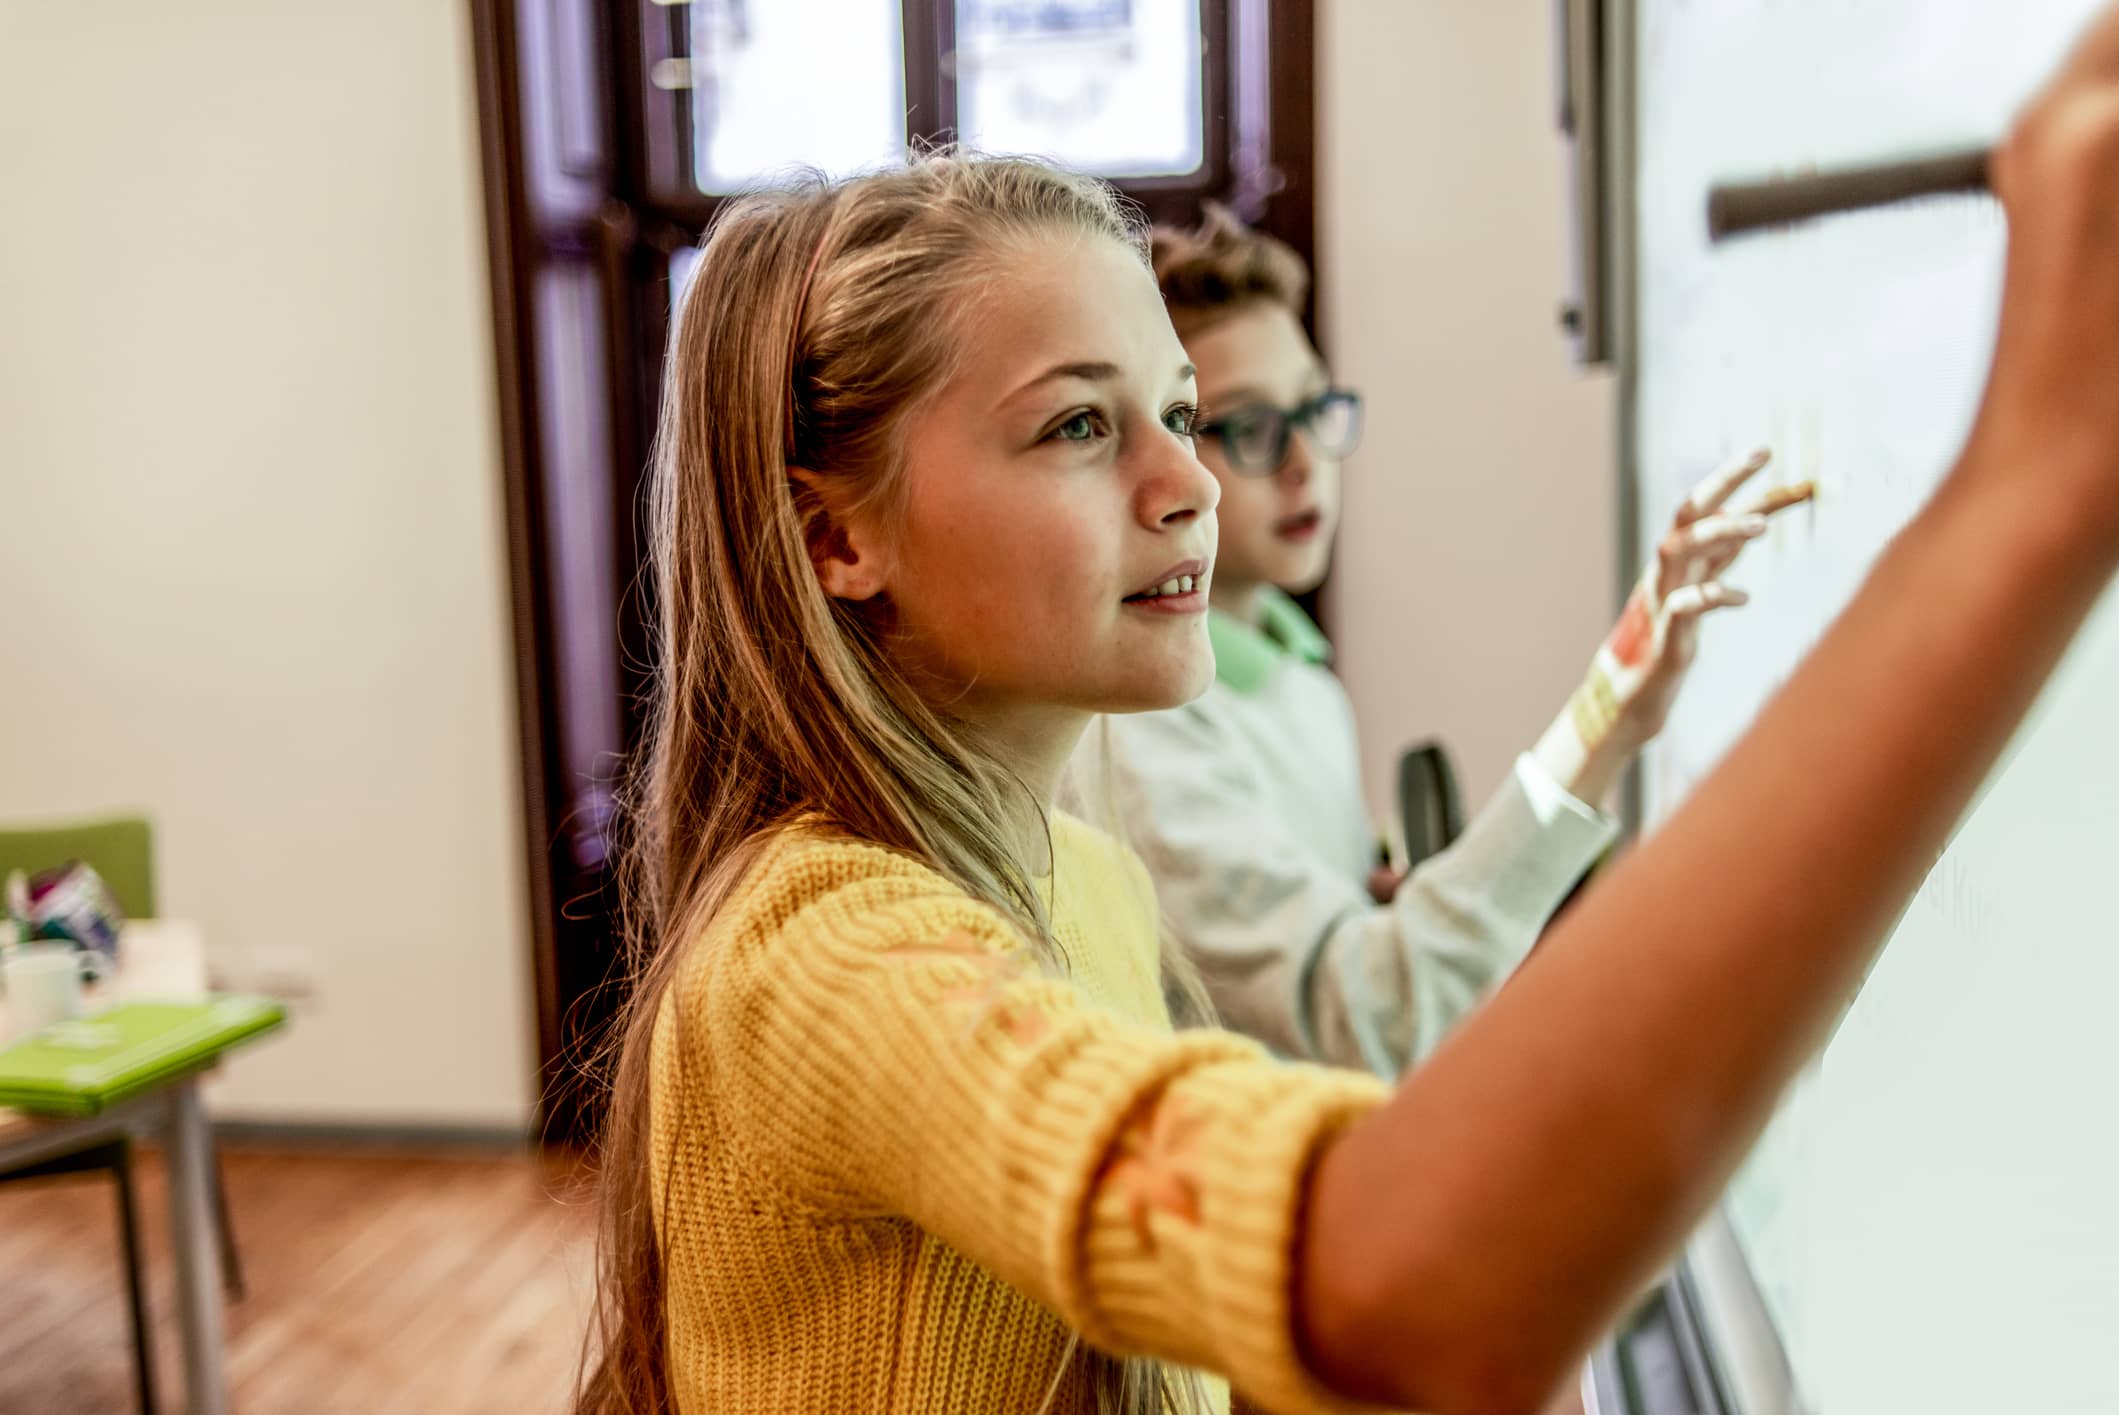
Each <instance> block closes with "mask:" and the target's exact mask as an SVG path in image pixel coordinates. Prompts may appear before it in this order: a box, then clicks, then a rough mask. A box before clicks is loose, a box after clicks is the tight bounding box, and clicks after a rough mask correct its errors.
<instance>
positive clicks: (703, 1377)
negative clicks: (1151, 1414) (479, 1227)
mask: <svg viewBox="0 0 2119 1415" xmlns="http://www.w3.org/2000/svg"><path fill="white" fill-rule="evenodd" d="M1053 834H1054V846H1053V859H1054V871H1053V878H1052V883H1051V887H1050V893H1049V895H1048V902H1049V904H1050V906H1051V910H1052V920H1053V926H1054V932H1055V934H1056V935H1057V937H1058V939H1059V941H1060V943H1061V944H1062V945H1063V947H1064V948H1065V951H1066V954H1067V960H1068V977H1067V978H1065V979H1060V978H1055V977H1053V976H1051V975H1050V974H1049V973H1045V972H1040V971H1039V970H1038V969H1037V968H1036V966H1035V965H1034V964H1033V962H1032V961H1031V959H1030V957H1029V955H1028V951H1027V949H1026V948H1025V946H1024V945H1023V944H1022V943H1021V942H1020V941H1019V940H1018V938H1017V937H1016V936H1015V935H1014V934H1013V933H1012V932H1011V930H1010V929H1009V928H1008V927H1007V926H1006V925H1005V924H1004V923H1003V922H1002V921H1001V920H1000V918H999V917H998V916H996V915H995V914H994V913H993V911H991V910H990V909H987V908H985V907H984V906H981V905H979V904H976V903H974V902H973V901H972V900H970V899H969V898H968V897H966V896H965V895H964V894H963V893H962V892H961V891H960V890H958V889H956V888H955V887H954V886H952V885H950V884H949V883H947V882H946V881H944V880H943V879H942V878H941V877H940V876H939V875H937V874H935V873H934V872H933V871H931V870H929V869H927V868H925V867H923V866H922V865H920V864H918V863H916V862H914V861H912V860H909V859H907V858H905V857H904V856H901V855H899V854H896V853H894V852H890V851H886V850H882V849H878V848H875V847H873V846H867V845H860V844H855V843H851V842H848V841H846V840H844V839H838V838H833V837H829V836H826V835H824V834H822V833H821V832H816V831H792V832H788V833H786V834H784V835H783V836H781V837H780V838H779V839H778V840H776V841H775V842H774V843H772V844H771V845H770V846H768V847H767V849H766V850H765V852H764V854H763V855H762V857H761V858H760V860H759V861H758V863H757V864H756V865H755V866H754V867H753V868H752V870H751V871H750V873H749V875H748V876H747V877H746V879H745V880H744V881H743V883H742V884H741V885H740V886H739V887H738V889H737V890H736V892H735V893H734V894H733V895H732V896H731V898H730V900H729V902H728V904H727V905H726V906H725V907H724V908H723V909H722V910H721V912H720V914H719V916H718V917H717V918H716V919H715V920H714V922H713V924H712V925H711V927H710V928H709V930H708V932H707V935H706V937H705V938H704V939H703V940H701V941H700V942H699V944H697V945H695V946H694V947H693V948H692V950H691V952H690V954H689V956H688V957H687V958H686V959H685V960H684V962H683V964H682V965H681V967H680V971H679V974H678V977H677V979H676V981H675V984H674V986H673V987H672V989H671V991H670V993H669V995H668V997H667V999H666V1001H665V1003H664V1005H663V1008H662V1011H661V1013H660V1015H659V1016H658V1019H657V1026H656V1032H655V1044H654V1064H653V1075H654V1080H653V1087H654V1095H653V1126H654V1133H653V1149H654V1155H655V1169H654V1176H653V1178H654V1193H655V1196H656V1204H657V1217H658V1220H659V1222H660V1225H661V1232H662V1235H663V1250H662V1256H663V1264H664V1272H665V1273H666V1275H667V1301H668V1320H669V1363H670V1371H671V1377H672V1383H673V1386H674V1388H675V1391H676V1395H677V1403H678V1408H679V1410H681V1411H683V1412H687V1415H705V1412H713V1413H714V1415H724V1412H726V1413H727V1415H768V1413H769V1412H781V1411H786V1412H796V1411H799V1412H802V1415H857V1412H858V1415H867V1412H903V1415H958V1412H962V1415H1017V1412H1022V1415H1028V1412H1031V1411H1035V1410H1036V1409H1037V1408H1038V1407H1039V1404H1040V1402H1041V1401H1043V1399H1044V1398H1045V1394H1046V1392H1047V1391H1048V1390H1050V1389H1052V1388H1053V1386H1054V1383H1055V1381H1057V1382H1058V1398H1057V1399H1056V1400H1055V1401H1054V1403H1053V1406H1052V1409H1054V1410H1055V1411H1057V1412H1061V1415H1085V1412H1088V1411H1090V1410H1091V1409H1092V1406H1091V1404H1090V1402H1089V1398H1088V1391H1087V1389H1086V1387H1085V1386H1084V1385H1083V1383H1082V1382H1081V1380H1080V1379H1079V1372H1080V1368H1081V1359H1080V1357H1079V1356H1077V1357H1076V1358H1075V1359H1074V1360H1072V1361H1069V1362H1067V1364H1066V1366H1065V1367H1064V1368H1063V1367H1062V1361H1063V1359H1064V1358H1065V1357H1066V1355H1067V1351H1068V1345H1069V1328H1072V1329H1074V1330H1076V1331H1079V1332H1081V1333H1082V1334H1083V1336H1084V1337H1085V1338H1086V1339H1087V1340H1088V1341H1089V1342H1091V1343H1093V1344H1094V1345H1096V1346H1099V1347H1102V1348H1104V1349H1106V1350H1109V1351H1114V1352H1120V1353H1143V1352H1145V1353H1152V1354H1156V1355H1160V1356H1163V1357H1166V1358H1169V1359H1172V1360H1175V1361H1178V1362H1182V1363H1184V1364H1187V1365H1191V1366H1195V1367H1198V1368H1201V1369H1204V1370H1209V1371H1215V1372H1220V1373H1223V1374H1225V1375H1227V1376H1228V1377H1229V1378H1230V1380H1231V1381H1232V1382H1233V1384H1234V1385H1235V1387H1236V1388H1237V1389H1238V1390H1239V1391H1242V1392H1243V1393H1244V1394H1245V1395H1246V1396H1247V1397H1248V1398H1249V1399H1250V1400H1252V1401H1254V1402H1256V1403H1258V1404H1260V1405H1262V1406H1264V1407H1265V1408H1266V1409H1268V1410H1271V1411H1277V1412H1290V1415H1292V1412H1310V1411H1316V1412H1340V1411H1348V1410H1353V1409H1356V1408H1358V1407H1355V1406H1352V1405H1349V1404H1348V1403H1346V1402H1343V1401H1340V1400H1337V1399H1335V1398H1334V1397H1332V1396H1330V1395H1329V1394H1328V1393H1327V1392H1325V1391H1324V1390H1323V1389H1322V1388H1321V1387H1320V1386H1319V1385H1318V1384H1317V1383H1316V1381H1315V1380H1313V1379H1312V1378H1311V1377H1310V1376H1309V1375H1308V1373H1307V1372H1306V1371H1305V1370H1304V1369H1303V1367H1302V1364H1301V1362H1300V1361H1299V1360H1298V1358H1297V1355H1296V1352H1295V1345H1294V1336H1293V1327H1292V1312H1291V1298H1290V1294H1291V1288H1292V1272H1291V1262H1292V1250H1293V1241H1294V1227H1295V1223H1296V1216H1297V1213H1298V1210H1299V1209H1300V1207H1301V1202H1302V1193H1303V1186H1304V1183H1305V1179H1306V1174H1307V1171H1308V1168H1309V1160H1310V1157H1311V1156H1312V1155H1313V1153H1314V1152H1315V1150H1316V1148H1317V1146H1318V1144H1319V1142H1320V1140H1321V1139H1322V1138H1323V1137H1325V1136H1326V1135H1327V1134H1328V1133H1329V1132H1330V1131H1331V1130H1333V1129H1334V1128H1335V1127H1338V1126H1341V1125H1343V1124H1345V1123H1347V1122H1348V1121H1349V1120H1351V1119H1352V1118H1354V1117H1356V1116H1358V1115H1359V1114H1361V1113H1362V1112H1364V1111H1366V1110H1367V1109H1368V1108H1369V1107H1371V1106H1373V1105H1374V1104H1376V1103H1377V1102H1378V1100H1379V1099H1380V1098H1381V1096H1382V1094H1383V1092H1382V1087H1381V1086H1380V1084H1379V1083H1377V1082H1376V1081H1374V1080H1373V1079H1371V1078H1368V1077H1366V1076H1358V1075H1353V1074H1349V1073H1341V1072H1335V1071H1327V1070H1322V1069H1318V1068H1312V1067H1304V1066H1294V1065H1286V1064H1282V1063H1279V1062H1276V1061H1273V1060H1271V1059H1269V1058H1268V1057H1267V1056H1266V1055H1265V1053H1264V1052H1263V1051H1262V1050H1261V1049H1260V1048H1259V1047H1258V1046H1256V1045H1255V1044H1253V1043H1251V1042H1248V1041H1245V1040H1243V1039H1240V1038H1238V1037H1235V1036H1231V1035H1229V1034H1227V1033H1221V1032H1191V1033H1184V1034H1175V1033H1172V1032H1171V1030H1170V1026H1169V1019H1168V1016H1167V1014H1166V1012H1165V1011H1164V1008H1163V1002H1162V995H1161V991H1160V987H1159V983H1158V973H1157V965H1156V939H1155V925H1154V919H1155V914H1154V903H1153V900H1154V894H1153V888H1152V886H1151V885H1150V884H1149V883H1148V880H1147V876H1146V874H1145V873H1144V872H1143V871H1142V869H1141V867H1140V864H1139V862H1138V861H1137V860H1135V859H1134V858H1133V857H1132V855H1131V854H1130V853H1129V852H1126V851H1124V850H1122V849H1121V848H1120V847H1119V846H1118V845H1116V844H1115V843H1114V842H1112V841H1111V840H1110V839H1108V838H1107V837H1105V836H1102V835H1099V834H1097V833H1096V832H1095V831H1093V830H1091V829H1090V828H1089V827H1088V826H1086V825H1083V824H1081V823H1080V822H1078V821H1073V820H1070V819H1068V818H1066V817H1059V818H1057V819H1056V820H1055V822H1054V827H1053Z"/></svg>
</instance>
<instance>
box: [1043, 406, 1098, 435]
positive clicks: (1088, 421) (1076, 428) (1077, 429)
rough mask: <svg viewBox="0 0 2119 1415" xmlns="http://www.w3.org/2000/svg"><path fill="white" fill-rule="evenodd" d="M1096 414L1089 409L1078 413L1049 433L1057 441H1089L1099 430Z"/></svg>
mask: <svg viewBox="0 0 2119 1415" xmlns="http://www.w3.org/2000/svg"><path fill="white" fill-rule="evenodd" d="M1098 430H1099V429H1098V419H1097V416H1096V414H1094V413H1092V412H1088V411H1086V410H1085V411H1083V412H1079V413H1076V414H1075V415H1074V416H1072V417H1070V418H1068V419H1067V420H1066V421H1065V422H1063V423H1061V424H1060V425H1059V426H1058V427H1056V428H1054V429H1052V431H1051V432H1050V433H1049V434H1048V436H1050V437H1051V438H1052V440H1053V441H1055V442H1087V441H1089V440H1091V439H1092V438H1094V437H1095V436H1096V434H1097V432H1098Z"/></svg>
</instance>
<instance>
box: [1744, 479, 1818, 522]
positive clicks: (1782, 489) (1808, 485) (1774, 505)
mask: <svg viewBox="0 0 2119 1415" xmlns="http://www.w3.org/2000/svg"><path fill="white" fill-rule="evenodd" d="M1816 499H1817V483H1816V482H1814V481H1799V482H1796V483H1795V484H1793V485H1792V486H1777V487H1775V488H1773V490H1771V491H1769V492H1767V493H1766V494H1765V495H1764V496H1761V497H1760V498H1759V499H1758V500H1756V501H1754V502H1752V503H1751V504H1750V505H1749V506H1747V507H1745V508H1744V514H1746V515H1750V516H1778V515H1779V514H1780V513H1781V512H1783V511H1785V510H1787V509H1788V508H1789V507H1791V506H1801V505H1802V504H1803V503H1805V502H1807V501H1814V500H1816Z"/></svg>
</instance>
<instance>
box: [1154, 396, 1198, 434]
mask: <svg viewBox="0 0 2119 1415" xmlns="http://www.w3.org/2000/svg"><path fill="white" fill-rule="evenodd" d="M1163 426H1164V427H1166V428H1168V429H1170V431H1172V432H1174V433H1176V434H1177V435H1178V436H1179V437H1191V436H1193V435H1194V433H1195V430H1196V429H1197V428H1198V427H1199V409H1198V408H1196V407H1194V406H1193V405H1192V404H1190V403H1180V404H1178V405H1177V406H1176V407H1174V408H1172V409H1171V410H1170V411H1169V412H1167V413H1164V414H1163Z"/></svg>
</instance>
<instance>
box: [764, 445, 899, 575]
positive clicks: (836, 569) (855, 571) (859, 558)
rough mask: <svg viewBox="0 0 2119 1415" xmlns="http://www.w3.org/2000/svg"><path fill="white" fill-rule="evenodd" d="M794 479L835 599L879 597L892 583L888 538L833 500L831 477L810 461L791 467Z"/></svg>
mask: <svg viewBox="0 0 2119 1415" xmlns="http://www.w3.org/2000/svg"><path fill="white" fill-rule="evenodd" d="M787 475H788V476H789V477H790V478H791V479H792V480H793V481H794V493H795V512H796V514H797V515H799V516H801V518H802V540H803V543H804V544H805V545H807V546H808V547H809V563H810V564H811V565H812V566H814V567H816V571H817V583H818V584H820V585H822V586H823V587H824V593H826V594H828V595H830V596H831V597H832V598H833V599H843V600H851V601H854V602H856V603H858V602H860V601H862V600H870V599H874V598H875V597H876V596H877V595H879V594H881V593H883V591H884V590H885V589H886V588H887V585H886V584H885V581H884V569H885V563H886V557H885V556H884V555H883V546H882V540H881V537H880V536H879V535H877V534H876V533H875V531H874V530H873V528H872V527H871V526H870V525H869V524H868V522H867V519H866V518H863V517H859V516H855V515H853V514H850V513H849V512H847V511H846V510H844V509H843V508H840V507H835V506H834V505H833V497H832V496H831V481H830V478H828V477H822V476H819V475H817V473H815V472H812V471H810V470H809V469H808V468H806V467H789V468H788V469H787Z"/></svg>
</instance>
